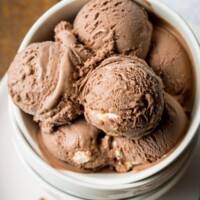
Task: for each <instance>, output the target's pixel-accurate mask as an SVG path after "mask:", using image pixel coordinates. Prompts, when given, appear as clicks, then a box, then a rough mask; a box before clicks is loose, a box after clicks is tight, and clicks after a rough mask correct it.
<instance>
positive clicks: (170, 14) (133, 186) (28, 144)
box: [9, 0, 200, 200]
mask: <svg viewBox="0 0 200 200" xmlns="http://www.w3.org/2000/svg"><path fill="white" fill-rule="evenodd" d="M86 2H88V1H87V0H81V1H76V0H68V1H62V2H60V3H58V4H57V5H55V6H54V7H52V8H51V9H50V10H48V11H47V12H46V13H45V14H44V15H43V16H41V17H40V18H39V19H38V21H37V22H36V23H35V24H34V25H33V26H32V28H31V29H30V31H29V32H28V33H27V35H26V36H25V38H24V40H23V42H22V44H21V46H20V48H19V51H21V50H23V49H24V48H25V47H26V46H27V45H29V44H31V43H33V42H39V41H45V40H47V39H48V38H49V37H50V35H51V32H52V30H53V29H54V27H55V25H56V24H57V23H58V22H60V21H61V20H69V21H70V20H71V19H73V18H74V16H75V15H76V14H77V12H78V11H79V10H80V8H81V7H82V6H83V5H84V4H85V3H86ZM137 2H138V3H139V4H141V5H143V6H144V7H146V8H147V9H150V10H151V12H154V14H156V15H157V16H159V17H161V18H163V19H165V20H166V21H167V22H168V23H170V24H171V25H172V26H173V27H176V29H177V30H178V31H179V32H180V33H181V35H182V37H183V38H184V39H185V41H186V43H187V45H188V47H189V50H190V52H191V55H192V59H193V62H194V66H195V75H196V77H195V78H196V80H197V81H196V95H195V102H194V106H193V110H192V115H191V123H190V125H189V127H188V131H187V133H186V134H185V137H184V138H183V139H182V140H181V142H180V144H179V145H178V146H177V148H175V150H174V151H173V152H172V153H171V154H170V155H168V156H167V157H166V158H165V159H163V160H162V161H160V162H159V163H157V164H155V165H152V166H151V167H149V168H147V169H144V170H141V171H137V172H134V171H131V172H127V173H122V174H119V173H114V172H112V173H91V174H84V173H77V172H72V171H67V170H60V169H56V168H53V167H52V166H51V165H49V164H48V162H47V161H46V160H45V159H44V158H43V156H42V154H41V151H40V149H39V147H38V144H37V138H36V132H37V129H38V126H37V124H35V123H34V122H33V119H32V117H31V116H28V115H27V114H25V113H24V112H22V111H21V110H20V109H19V108H18V107H16V106H15V105H14V103H13V102H12V100H11V99H10V98H9V112H10V119H11V121H12V124H13V126H14V127H15V130H16V131H15V135H14V136H13V137H14V143H15V146H16V149H17V151H18V153H19V155H20V157H21V159H22V160H23V162H24V163H25V165H26V166H27V168H28V169H29V171H30V172H31V173H32V174H34V175H35V176H36V177H37V178H38V180H39V181H40V182H41V183H43V185H44V186H45V187H47V189H49V190H51V191H52V192H53V193H55V194H57V195H58V196H59V197H60V198H63V199H78V198H84V199H92V200H100V199H101V200H104V199H106V200H108V199H110V200H111V199H113V200H114V199H115V200H117V199H125V198H129V199H155V198H157V197H159V196H160V195H161V194H163V193H164V192H165V191H166V190H167V189H169V188H170V187H171V186H172V185H173V184H174V183H175V182H176V181H177V180H178V179H179V178H180V176H181V175H182V174H183V173H184V171H185V169H186V168H187V165H188V164H189V161H190V159H191V155H192V152H193V150H194V147H195V144H196V141H197V132H198V125H199V121H200V118H199V117H198V116H200V103H199V102H200V101H199V100H200V78H199V77H198V76H200V67H199V66H200V57H199V55H200V49H199V45H198V43H197V40H196V39H195V37H194V35H193V33H192V32H191V30H190V29H189V28H188V26H187V25H186V24H185V22H184V21H183V20H182V19H181V18H180V17H179V16H178V15H177V14H176V13H175V12H174V11H172V10H171V9H169V8H168V7H167V6H165V5H164V4H163V3H162V2H160V1H157V0H149V1H142V0H138V1H137ZM183 166H184V167H183ZM70 195H71V196H70Z"/></svg>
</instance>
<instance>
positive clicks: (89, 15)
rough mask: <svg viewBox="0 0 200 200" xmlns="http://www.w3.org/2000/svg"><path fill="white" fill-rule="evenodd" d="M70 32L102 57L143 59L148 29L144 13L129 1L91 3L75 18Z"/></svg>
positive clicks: (116, 0)
mask: <svg viewBox="0 0 200 200" xmlns="http://www.w3.org/2000/svg"><path fill="white" fill-rule="evenodd" d="M74 31H75V33H76V34H77V35H78V38H79V40H80V41H81V42H83V43H84V44H85V45H86V46H87V47H89V48H91V49H92V50H93V51H95V52H97V53H98V54H100V55H101V56H102V57H106V56H108V55H110V54H111V53H113V52H115V53H122V54H131V55H136V56H138V57H140V58H145V57H146V55H147V53H148V50H149V46H150V41H151V35H152V25H151V23H150V21H149V20H148V16H147V13H146V11H145V10H144V9H142V8H141V7H140V6H138V5H137V4H136V3H134V2H133V1H131V0H115V1H113V0H101V1H99V0H91V1H89V2H88V3H87V4H86V5H85V6H84V7H83V8H82V9H81V10H80V11H79V13H78V14H77V16H76V18H75V21H74Z"/></svg>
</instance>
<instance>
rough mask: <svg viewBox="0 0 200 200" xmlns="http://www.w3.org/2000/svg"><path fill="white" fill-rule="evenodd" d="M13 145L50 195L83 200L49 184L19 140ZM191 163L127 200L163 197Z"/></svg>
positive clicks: (14, 141) (57, 197) (146, 199)
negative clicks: (149, 189) (32, 164)
mask: <svg viewBox="0 0 200 200" xmlns="http://www.w3.org/2000/svg"><path fill="white" fill-rule="evenodd" d="M13 143H14V146H15V149H16V152H17V153H18V156H19V158H20V160H21V162H22V163H23V165H24V167H25V168H26V169H27V170H28V171H29V173H30V174H31V175H32V177H33V178H35V179H36V180H37V181H38V183H39V184H40V185H41V186H42V187H44V188H45V189H46V190H47V191H48V192H49V193H50V195H51V196H53V197H55V198H56V199H60V200H66V199H70V200H81V199H82V198H79V197H76V196H72V195H70V194H68V193H67V192H64V191H62V190H60V189H59V188H58V187H55V186H53V185H52V184H51V183H49V182H48V181H47V180H45V179H44V178H43V176H40V175H39V174H38V173H37V170H35V168H32V166H31V165H30V164H28V162H27V161H26V160H25V158H24V153H25V152H24V151H23V149H21V148H20V145H19V143H18V142H17V140H13ZM191 159H192V157H191V155H190V156H189V161H190V160H191ZM189 163H190V162H186V164H185V165H183V167H182V168H181V169H180V170H179V172H178V173H177V174H176V175H175V176H174V177H173V178H172V179H170V181H168V182H167V183H165V184H163V185H161V186H160V187H159V188H157V189H155V190H153V191H151V192H148V193H146V194H143V195H139V196H137V197H132V198H128V199H127V200H152V199H154V200H155V199H157V198H159V197H161V196H162V195H163V194H165V193H166V192H167V191H168V190H170V189H171V188H172V187H173V186H174V185H175V184H176V183H177V182H178V180H179V179H180V178H181V177H182V175H183V174H184V172H185V170H186V169H187V168H188V165H189ZM86 192H87V193H88V194H89V193H90V190H87V191H86ZM102 196H103V195H102ZM107 200H109V198H107Z"/></svg>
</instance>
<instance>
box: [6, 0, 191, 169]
mask: <svg viewBox="0 0 200 200" xmlns="http://www.w3.org/2000/svg"><path fill="white" fill-rule="evenodd" d="M155 19H156V20H155ZM194 83H195V81H194V76H193V68H192V61H191V59H190V56H189V53H188V51H187V49H186V48H185V45H184V41H183V39H181V36H180V34H178V33H177V31H175V29H174V28H173V27H171V26H170V25H168V24H167V23H166V22H165V21H163V20H161V19H159V18H158V17H156V16H153V14H152V13H148V12H147V11H146V10H145V9H144V8H143V7H141V6H140V5H139V4H137V3H135V2H134V1H131V0H91V1H89V2H88V3H87V4H86V5H85V6H84V7H83V8H82V9H81V10H80V11H79V13H78V14H77V16H76V17H75V19H74V21H73V23H72V24H70V23H69V22H67V21H65V20H63V21H61V22H59V23H58V24H57V25H56V27H55V35H54V39H53V38H52V41H43V42H38V43H34V44H30V45H29V46H27V47H26V48H25V49H24V50H23V51H21V52H19V53H18V54H17V55H16V56H15V58H14V60H13V62H12V63H11V65H10V68H9V71H8V88H9V92H10V96H11V97H12V99H13V102H14V103H15V104H16V105H17V106H18V107H19V108H20V109H21V110H22V111H24V112H25V113H28V114H30V115H32V116H33V120H34V121H36V122H37V123H38V127H39V131H38V138H40V139H38V142H39V146H40V147H41V149H42V150H45V151H44V152H43V153H44V154H45V152H47V153H48V158H47V157H46V158H47V160H48V159H49V155H50V157H51V158H53V159H56V160H57V161H59V162H61V163H64V164H67V165H70V166H71V167H73V169H80V170H86V171H87V172H91V171H92V172H98V171H100V170H102V169H104V168H105V167H109V168H111V169H112V170H115V171H116V172H119V173H122V172H128V171H131V170H135V169H136V168H137V167H140V166H144V165H145V166H146V165H148V166H151V164H155V163H157V162H159V161H160V160H162V159H164V157H166V156H167V155H168V154H169V152H171V151H172V150H173V149H174V148H175V147H176V146H177V145H178V143H179V142H180V140H181V138H183V137H184V135H185V133H186V131H187V127H188V124H189V117H190V113H191V110H192V103H191V102H193V99H194V89H193V88H194ZM49 162H50V159H49ZM66 169H69V168H66ZM70 169H72V168H70Z"/></svg>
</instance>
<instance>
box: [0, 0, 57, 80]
mask: <svg viewBox="0 0 200 200" xmlns="http://www.w3.org/2000/svg"><path fill="white" fill-rule="evenodd" d="M58 1H59V0H0V26H1V28H0V47H1V48H0V78H1V77H2V76H3V74H4V73H5V72H6V70H7V69H8V67H9V65H10V63H11V62H12V60H13V58H14V56H15V54H16V53H17V50H18V48H19V45H20V43H21V41H22V39H23V38H24V36H25V34H26V33H27V31H28V30H29V28H30V27H31V26H32V25H33V23H34V22H35V21H36V20H37V19H38V18H39V17H40V16H41V15H42V14H43V13H44V12H45V11H46V10H47V9H48V8H50V7H51V6H53V5H54V4H56V3H57V2H58Z"/></svg>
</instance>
